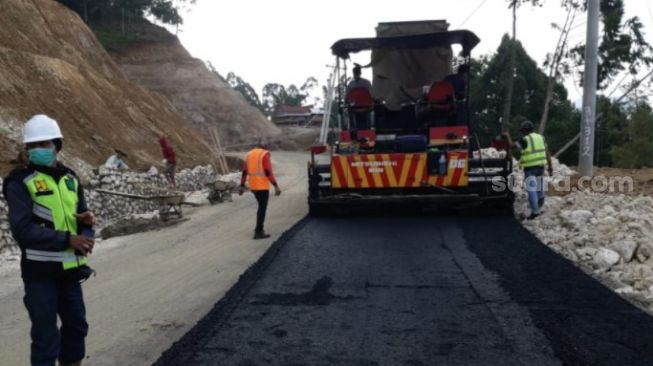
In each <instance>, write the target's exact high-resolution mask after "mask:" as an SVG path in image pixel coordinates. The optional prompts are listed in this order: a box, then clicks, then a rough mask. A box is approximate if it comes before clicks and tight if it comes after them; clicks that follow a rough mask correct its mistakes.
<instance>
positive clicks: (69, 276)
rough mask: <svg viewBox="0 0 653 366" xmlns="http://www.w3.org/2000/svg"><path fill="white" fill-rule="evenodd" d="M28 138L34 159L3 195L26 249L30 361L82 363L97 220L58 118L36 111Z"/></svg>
mask: <svg viewBox="0 0 653 366" xmlns="http://www.w3.org/2000/svg"><path fill="white" fill-rule="evenodd" d="M23 143H24V144H25V150H26V153H27V157H28V160H29V162H28V165H27V166H23V167H18V168H16V169H14V170H13V171H12V172H11V173H10V174H9V176H8V177H7V178H6V180H5V184H4V186H3V194H4V197H5V199H6V200H7V202H8V204H9V224H10V227H11V232H12V235H13V237H14V239H15V240H16V241H17V242H18V245H19V246H20V250H21V262H20V264H21V273H22V278H23V283H24V287H25V297H24V299H23V300H24V303H25V307H26V308H27V312H28V313H29V317H30V320H31V322H32V328H31V332H30V334H31V338H32V345H31V364H32V365H39V366H40V365H43V366H46V365H47V366H54V365H55V362H56V361H57V360H59V363H60V364H61V365H80V364H81V361H82V359H83V358H84V356H85V345H84V339H85V337H86V334H87V332H88V324H87V323H86V310H85V307H84V299H83V296H82V288H81V285H80V282H82V281H84V280H86V279H87V278H88V277H89V276H90V275H91V273H92V272H93V271H92V270H91V269H90V268H89V267H88V265H87V262H88V260H87V255H88V254H90V253H91V252H92V251H93V246H94V244H95V241H94V239H93V237H92V236H91V235H92V234H91V233H89V232H87V231H88V230H92V229H91V227H92V226H93V225H94V223H95V218H94V216H93V214H92V213H91V212H90V211H88V208H87V206H86V201H85V200H84V191H83V189H82V186H81V185H80V183H79V179H78V178H77V175H76V174H75V173H74V172H73V171H72V170H70V169H69V168H67V167H66V166H64V165H63V164H61V163H59V162H58V161H57V153H58V152H59V151H60V150H61V148H62V145H63V136H62V135H61V130H60V129H59V126H58V124H57V122H56V121H55V120H53V119H51V118H49V117H48V116H45V115H36V116H34V117H32V118H31V119H30V120H29V121H27V123H26V124H25V126H24V128H23ZM80 232H84V233H85V235H80ZM57 315H58V316H59V318H60V319H61V328H60V329H59V328H58V327H57ZM0 363H1V362H0Z"/></svg>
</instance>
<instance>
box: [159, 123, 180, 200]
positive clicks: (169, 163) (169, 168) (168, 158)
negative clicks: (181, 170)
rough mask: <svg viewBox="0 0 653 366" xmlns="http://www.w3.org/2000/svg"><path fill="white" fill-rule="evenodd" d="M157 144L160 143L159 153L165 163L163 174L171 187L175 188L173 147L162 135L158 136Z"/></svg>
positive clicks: (175, 157) (174, 155)
mask: <svg viewBox="0 0 653 366" xmlns="http://www.w3.org/2000/svg"><path fill="white" fill-rule="evenodd" d="M159 145H161V154H163V161H164V162H165V165H166V167H165V170H164V171H163V175H164V176H165V177H166V180H167V181H168V184H170V186H171V187H172V189H174V190H176V189H177V182H176V181H175V170H176V169H177V155H176V154H175V149H173V148H172V146H170V144H169V143H168V140H166V138H165V137H164V136H161V137H160V138H159Z"/></svg>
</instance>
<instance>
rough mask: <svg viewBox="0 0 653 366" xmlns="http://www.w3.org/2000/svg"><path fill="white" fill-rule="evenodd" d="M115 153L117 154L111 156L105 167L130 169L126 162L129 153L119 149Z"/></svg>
mask: <svg viewBox="0 0 653 366" xmlns="http://www.w3.org/2000/svg"><path fill="white" fill-rule="evenodd" d="M115 151H116V153H115V154H113V155H111V156H109V158H108V159H107V161H106V162H105V163H104V166H105V167H106V168H111V169H129V166H128V165H127V164H126V163H125V161H124V159H126V158H127V153H125V152H124V151H122V150H118V149H115Z"/></svg>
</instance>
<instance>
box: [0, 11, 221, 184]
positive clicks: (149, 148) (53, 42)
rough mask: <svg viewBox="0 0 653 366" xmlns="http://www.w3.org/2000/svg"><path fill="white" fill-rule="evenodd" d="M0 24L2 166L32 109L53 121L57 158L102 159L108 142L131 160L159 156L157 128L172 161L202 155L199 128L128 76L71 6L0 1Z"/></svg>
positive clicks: (138, 162)
mask: <svg viewBox="0 0 653 366" xmlns="http://www.w3.org/2000/svg"><path fill="white" fill-rule="evenodd" d="M0 24H2V25H3V26H2V27H0V146H1V147H2V149H0V160H1V161H2V164H3V165H2V166H0V169H1V170H2V173H6V171H7V169H8V165H7V163H8V161H9V160H10V159H12V158H13V157H15V156H16V154H17V152H18V148H19V146H20V143H19V139H20V130H21V125H22V123H23V122H24V121H25V120H26V119H27V118H28V117H29V116H31V115H33V114H37V113H46V114H48V115H50V116H52V117H54V118H56V119H57V120H58V121H59V122H60V125H61V127H62V130H63V133H64V136H65V142H64V153H65V154H64V160H66V161H68V162H69V163H72V164H74V165H76V166H77V167H80V166H84V165H86V166H88V165H87V164H90V165H91V166H93V165H98V164H100V163H102V162H104V160H105V159H106V158H107V156H108V155H110V154H111V153H112V151H113V149H114V148H119V149H121V150H125V151H126V152H127V153H128V154H129V159H128V162H129V163H130V164H131V165H132V166H134V167H137V168H144V167H147V166H149V165H151V164H156V163H159V162H160V161H161V159H162V158H161V153H160V148H159V145H158V143H157V138H158V136H159V135H161V134H165V135H167V136H168V138H169V140H170V142H171V144H172V145H173V146H174V147H175V149H176V151H177V155H178V157H179V163H180V165H184V166H189V165H194V164H199V163H206V162H208V161H209V159H208V151H209V150H208V145H207V143H206V140H204V137H203V135H202V134H200V133H198V132H197V130H196V129H193V128H192V127H190V124H189V122H187V121H185V119H184V118H183V117H182V116H181V115H180V114H179V113H178V112H177V110H176V109H175V107H174V106H173V105H172V104H171V103H170V102H169V101H168V100H167V99H166V98H164V97H163V96H161V95H158V94H156V93H154V92H151V91H148V90H146V89H145V88H143V87H141V86H139V85H138V84H136V83H134V82H132V81H130V80H129V79H128V78H127V77H126V76H125V74H124V73H123V72H122V70H121V69H120V68H119V67H118V66H117V65H116V64H115V63H114V61H113V60H112V58H111V57H110V56H109V54H108V53H107V52H106V51H105V50H104V48H103V47H102V45H101V44H100V42H99V41H98V40H97V39H96V37H95V35H94V34H93V32H92V31H91V30H90V29H89V28H88V27H87V26H86V25H85V24H84V22H83V21H82V20H81V19H80V18H79V17H78V16H77V14H75V13H74V12H72V11H70V10H69V9H67V8H66V7H64V6H62V5H60V4H59V3H58V2H56V1H51V0H2V9H1V11H0Z"/></svg>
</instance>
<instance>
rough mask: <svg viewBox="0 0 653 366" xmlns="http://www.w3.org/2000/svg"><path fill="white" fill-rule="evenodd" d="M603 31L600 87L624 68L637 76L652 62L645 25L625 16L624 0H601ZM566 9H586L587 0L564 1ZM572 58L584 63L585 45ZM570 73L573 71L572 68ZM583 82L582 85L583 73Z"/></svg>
mask: <svg viewBox="0 0 653 366" xmlns="http://www.w3.org/2000/svg"><path fill="white" fill-rule="evenodd" d="M516 1H518V2H519V3H530V4H532V5H542V4H543V3H544V0H516ZM600 4H601V8H600V10H601V20H602V23H603V34H602V37H601V43H600V44H599V65H598V88H599V89H605V88H606V87H607V86H608V85H609V84H610V83H611V82H612V81H614V78H615V77H617V76H618V75H619V74H620V73H622V72H623V71H626V72H628V73H629V74H631V75H636V74H637V73H639V71H641V69H642V68H644V67H650V66H651V64H652V63H653V48H652V47H651V45H650V44H649V43H648V42H647V41H646V39H645V37H644V25H643V24H642V22H641V21H640V20H639V17H637V16H635V17H632V18H629V19H624V16H625V10H624V1H623V0H601V3H600ZM562 5H563V7H565V8H566V9H571V8H573V9H579V10H583V11H585V10H586V9H587V0H562ZM568 58H569V61H571V63H572V65H573V66H574V67H575V68H576V69H581V68H582V66H584V64H585V45H584V44H583V43H579V44H577V45H575V46H574V47H572V48H571V50H570V52H569V55H568ZM568 72H572V70H571V68H570V69H569V70H568ZM579 74H580V75H581V78H580V79H581V81H580V84H581V85H582V83H583V82H582V73H581V72H579Z"/></svg>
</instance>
